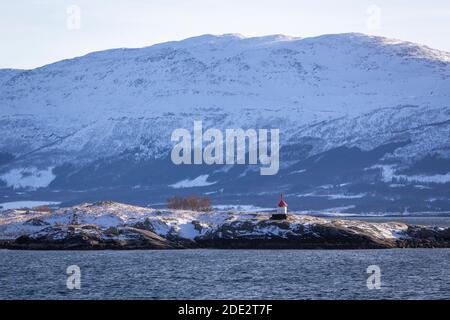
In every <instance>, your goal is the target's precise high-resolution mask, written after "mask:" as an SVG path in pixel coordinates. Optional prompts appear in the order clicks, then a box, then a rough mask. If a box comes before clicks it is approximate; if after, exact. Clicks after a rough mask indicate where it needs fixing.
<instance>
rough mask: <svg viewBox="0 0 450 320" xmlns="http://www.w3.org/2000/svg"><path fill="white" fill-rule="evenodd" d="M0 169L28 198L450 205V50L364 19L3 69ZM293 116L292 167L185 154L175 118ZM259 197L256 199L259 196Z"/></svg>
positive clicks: (182, 124)
mask: <svg viewBox="0 0 450 320" xmlns="http://www.w3.org/2000/svg"><path fill="white" fill-rule="evenodd" d="M0 106H1V108H0V185H3V187H2V189H1V193H0V194H3V197H4V198H5V201H9V199H20V198H27V199H29V198H39V197H42V196H43V195H46V196H45V198H46V199H48V196H47V195H51V196H52V200H62V201H79V200H96V199H98V198H99V197H103V198H105V197H106V198H113V199H117V200H128V201H136V202H139V203H148V202H158V201H160V202H163V201H164V200H165V198H166V197H167V196H168V195H170V194H175V193H206V194H208V195H210V196H211V197H213V198H215V199H216V200H215V201H216V202H223V203H225V202H234V201H238V200H239V201H240V202H243V203H256V204H260V205H269V204H270V201H272V200H273V198H272V197H271V195H273V194H276V193H279V192H280V191H282V192H285V193H286V194H287V195H288V196H289V197H290V199H291V203H292V204H294V205H295V206H297V208H298V209H327V208H335V210H337V211H339V210H348V211H354V212H361V211H394V212H397V211H408V212H413V211H447V210H449V211H450V198H449V197H448V191H450V160H449V158H450V156H449V149H450V143H449V133H450V126H449V124H450V54H449V53H446V52H442V51H438V50H434V49H430V48H428V47H424V46H420V45H417V44H413V43H409V42H403V41H397V40H391V39H386V38H381V37H372V36H366V35H362V34H337V35H324V36H320V37H313V38H304V39H302V38H293V37H286V36H282V35H273V36H265V37H257V38H245V37H243V36H240V35H234V34H227V35H222V36H213V35H203V36H199V37H194V38H189V39H186V40H183V41H178V42H168V43H162V44H158V45H154V46H150V47H146V48H141V49H113V50H107V51H102V52H94V53H91V54H88V55H86V56H83V57H79V58H75V59H70V60H63V61H60V62H57V63H54V64H50V65H47V66H44V67H41V68H36V69H33V70H11V69H3V70H0ZM194 120H202V121H203V123H204V126H205V127H215V128H219V129H224V128H280V134H281V147H282V149H281V164H280V165H281V170H280V173H279V174H278V175H277V176H274V177H261V176H259V172H257V171H256V170H254V168H253V167H251V166H234V167H230V166H222V167H219V166H174V165H172V163H171V162H170V160H169V159H168V152H169V150H170V148H171V146H172V143H171V141H170V135H171V132H172V130H173V129H175V128H187V129H191V130H192V127H193V121H194ZM250 199H251V201H250Z"/></svg>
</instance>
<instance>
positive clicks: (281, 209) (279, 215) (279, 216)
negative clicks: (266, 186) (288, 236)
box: [271, 195, 288, 220]
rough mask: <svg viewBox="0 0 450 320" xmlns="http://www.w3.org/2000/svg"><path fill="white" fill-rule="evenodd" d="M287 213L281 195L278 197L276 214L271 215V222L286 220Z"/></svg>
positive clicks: (285, 203) (286, 206)
mask: <svg viewBox="0 0 450 320" xmlns="http://www.w3.org/2000/svg"><path fill="white" fill-rule="evenodd" d="M287 213H288V204H287V202H286V201H284V200H283V195H281V196H280V202H278V207H277V212H276V213H274V214H272V217H271V219H272V220H286V219H287Z"/></svg>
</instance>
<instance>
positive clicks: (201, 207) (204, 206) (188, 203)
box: [167, 195, 212, 212]
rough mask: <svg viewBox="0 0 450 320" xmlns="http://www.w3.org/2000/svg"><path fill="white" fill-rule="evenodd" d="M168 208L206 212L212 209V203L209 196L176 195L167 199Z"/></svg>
mask: <svg viewBox="0 0 450 320" xmlns="http://www.w3.org/2000/svg"><path fill="white" fill-rule="evenodd" d="M167 208H169V209H180V210H192V211H204V212H205V211H211V210H212V203H211V199H210V198H208V197H200V196H195V195H193V196H189V197H180V196H174V197H171V198H169V199H167Z"/></svg>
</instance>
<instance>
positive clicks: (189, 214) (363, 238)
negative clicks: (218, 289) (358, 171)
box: [0, 201, 450, 250]
mask: <svg viewBox="0 0 450 320" xmlns="http://www.w3.org/2000/svg"><path fill="white" fill-rule="evenodd" d="M270 217H271V215H270V213H267V212H262V213H246V212H230V211H220V210H213V211H211V212H194V211H187V210H172V209H170V210H168V209H151V208H144V207H137V206H132V205H126V204H121V203H116V202H110V201H102V202H97V203H93V204H90V203H85V204H81V205H77V206H73V207H68V208H60V209H57V210H33V209H29V210H6V211H3V212H2V213H0V248H4V249H34V250H100V249H122V250H132V249H185V248H218V249H389V248H443V247H447V248H449V247H450V228H443V227H430V226H415V225H407V224H404V223H398V222H389V223H372V222H363V221H356V220H342V219H341V220H340V219H331V218H327V219H324V218H317V217H313V216H307V215H296V214H290V215H289V217H288V218H287V219H286V220H279V221H277V220H272V219H271V218H270Z"/></svg>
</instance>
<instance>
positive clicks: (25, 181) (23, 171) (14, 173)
mask: <svg viewBox="0 0 450 320" xmlns="http://www.w3.org/2000/svg"><path fill="white" fill-rule="evenodd" d="M55 177H56V176H55V175H54V174H53V167H50V168H47V169H38V168H36V167H28V168H18V169H12V170H10V171H9V172H6V173H4V174H2V175H0V180H2V181H4V182H5V183H6V185H7V186H9V187H13V188H14V189H19V188H24V189H36V188H43V187H48V185H49V184H50V183H51V182H52V181H53V180H54V179H55Z"/></svg>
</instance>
